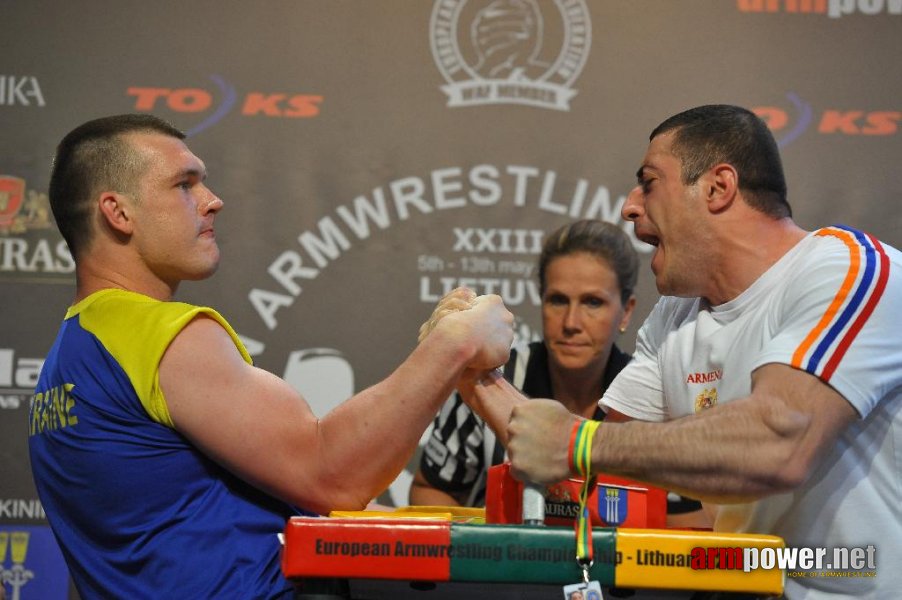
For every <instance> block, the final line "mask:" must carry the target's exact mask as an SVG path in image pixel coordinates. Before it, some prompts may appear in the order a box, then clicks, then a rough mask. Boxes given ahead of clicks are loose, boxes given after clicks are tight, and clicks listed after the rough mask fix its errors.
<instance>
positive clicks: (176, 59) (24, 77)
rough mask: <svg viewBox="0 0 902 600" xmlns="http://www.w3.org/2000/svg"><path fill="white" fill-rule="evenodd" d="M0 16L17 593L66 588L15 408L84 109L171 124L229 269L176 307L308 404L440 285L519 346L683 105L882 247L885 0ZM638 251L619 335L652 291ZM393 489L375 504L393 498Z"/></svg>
mask: <svg viewBox="0 0 902 600" xmlns="http://www.w3.org/2000/svg"><path fill="white" fill-rule="evenodd" d="M496 9H504V10H506V11H507V15H508V16H509V17H510V19H509V20H508V24H507V25H502V24H500V23H499V22H497V20H494V19H493V14H495V13H494V12H493V11H494V10H496ZM0 22H2V24H3V31H4V33H3V34H2V37H0V39H2V42H0V307H2V309H0V573H2V574H4V576H5V579H6V581H5V583H4V584H3V585H4V586H5V589H6V591H7V593H8V594H10V597H13V595H12V594H15V593H18V594H20V597H21V598H22V599H27V598H39V597H40V598H50V597H65V595H66V594H67V591H66V590H67V584H66V577H65V573H64V571H61V570H60V566H59V565H60V559H59V557H58V555H57V554H56V553H55V552H54V548H53V543H52V539H51V538H50V537H49V530H48V529H47V528H46V521H45V520H44V518H43V513H42V511H41V508H40V503H39V502H38V500H37V496H36V493H35V491H34V487H33V484H32V481H31V475H30V470H29V467H28V457H27V445H26V423H27V413H28V401H29V397H30V394H31V391H32V390H31V388H32V385H33V383H34V381H35V380H36V377H37V371H38V370H39V368H40V364H41V362H42V361H43V357H44V355H45V354H46V352H47V349H48V348H49V345H50V343H51V341H52V339H53V337H54V335H55V332H56V329H57V327H58V324H59V321H60V320H61V318H62V316H63V314H64V311H65V309H66V307H67V306H68V304H69V302H70V300H71V297H72V294H73V289H74V286H73V265H72V262H71V260H70V259H69V258H68V255H67V252H66V250H65V245H64V244H63V243H62V241H61V238H60V236H59V235H58V233H57V232H56V230H55V228H54V227H53V224H52V220H51V218H50V216H49V214H48V211H49V205H48V204H47V198H46V194H47V187H48V179H49V166H50V160H51V158H52V155H53V152H54V147H55V144H56V143H57V142H58V140H59V139H60V138H61V137H62V136H63V135H65V133H67V132H68V131H69V130H71V129H72V128H73V127H75V126H76V125H78V124H80V123H81V122H83V121H85V120H87V119H90V118H94V117H98V116H102V115H107V114H115V113H123V112H132V111H137V112H152V113H154V114H157V115H159V116H161V117H164V118H166V119H168V120H170V121H172V122H173V123H174V124H175V125H176V126H178V127H180V128H182V129H184V130H186V131H188V132H189V134H190V138H189V140H188V143H189V145H190V146H191V148H192V149H193V150H194V152H195V153H196V154H198V155H199V156H200V157H201V158H203V159H204V160H205V162H206V164H207V167H208V170H209V173H210V178H209V184H210V186H211V188H212V189H214V191H216V192H217V193H218V194H219V195H220V196H221V197H222V198H223V199H224V201H225V210H224V211H223V212H222V213H221V215H220V217H219V219H218V222H217V223H218V238H219V240H220V246H221V248H222V251H223V263H222V266H221V267H220V271H219V273H218V274H217V275H216V276H215V277H214V278H212V279H210V280H208V281H204V282H200V283H186V284H184V285H183V286H182V288H181V289H180V290H179V299H181V300H185V301H189V302H195V303H201V304H209V305H212V306H214V307H216V308H217V309H218V310H220V312H222V313H223V314H224V315H225V316H226V318H228V319H229V320H230V321H231V322H232V324H233V325H234V327H235V328H236V329H237V331H238V332H239V333H240V334H241V335H242V336H243V337H244V338H245V339H246V341H247V343H248V346H249V348H250V350H251V352H252V353H253V354H254V355H255V360H256V361H257V363H258V364H259V365H260V366H262V367H264V368H266V369H268V370H271V371H273V372H274V373H276V374H278V375H281V376H284V377H286V378H287V379H289V380H290V381H291V382H292V383H293V384H295V385H296V387H298V388H299V389H300V390H301V391H302V392H303V393H304V394H305V395H306V396H307V397H308V399H309V400H310V402H311V404H312V405H313V406H314V408H315V410H316V411H317V412H318V413H320V414H322V413H325V412H326V411H327V410H328V409H329V408H330V407H331V406H333V405H334V404H335V403H336V402H338V401H340V400H341V399H343V398H345V397H347V396H348V395H350V394H351V393H353V392H354V391H358V390H361V389H363V388H364V387H366V386H368V385H371V384H373V383H375V382H376V381H378V380H380V379H381V378H383V377H384V376H385V375H387V374H388V373H389V372H390V370H391V369H392V368H394V367H395V366H396V365H397V364H398V363H399V362H400V361H401V360H402V359H403V357H404V356H405V355H406V354H407V353H408V352H409V351H410V350H411V349H412V348H413V346H414V344H415V340H416V333H417V328H418V326H419V324H420V323H421V322H422V321H423V320H424V319H425V318H426V317H427V316H428V315H429V313H430V312H431V307H432V305H433V304H434V302H435V301H436V300H437V298H438V297H439V296H440V295H441V294H442V293H444V291H447V289H450V288H451V287H454V286H456V285H457V284H459V283H469V284H470V285H471V286H473V287H475V289H476V290H477V291H479V292H481V293H487V292H494V293H501V294H502V295H503V296H504V297H505V299H506V301H507V303H508V305H509V307H510V308H511V309H512V311H513V312H514V313H515V314H516V315H517V318H518V336H519V337H520V338H532V337H536V336H538V335H539V333H540V331H541V330H540V323H539V310H538V297H537V286H536V281H535V277H534V271H533V265H534V263H535V258H536V252H537V248H538V246H539V244H540V242H541V237H542V235H543V234H544V233H545V232H548V231H550V230H552V229H553V228H555V227H557V226H559V225H561V224H563V223H565V222H567V221H569V220H571V219H573V218H582V217H598V218H603V219H606V220H609V221H612V222H615V223H621V220H620V215H619V205H620V203H622V201H623V198H624V196H625V195H626V194H627V192H628V191H629V190H630V189H631V187H632V186H633V185H634V180H635V176H634V173H635V170H636V168H637V166H638V164H639V162H640V160H641V158H642V155H643V153H644V150H645V146H646V142H647V136H648V133H649V132H650V131H651V129H652V128H653V127H654V126H655V125H657V124H658V123H659V122H660V121H661V120H663V119H664V118H666V117H668V116H670V115H671V114H673V113H676V112H678V111H680V110H683V109H686V108H689V107H691V106H695V105H699V104H709V103H731V104H740V105H743V106H747V107H749V108H752V109H754V110H756V111H757V112H758V113H759V114H761V115H762V116H764V117H765V118H766V119H767V120H768V123H769V124H770V126H771V128H772V129H773V131H774V133H775V135H776V137H777V139H778V140H779V141H780V145H781V148H782V152H783V157H784V162H785V167H786V172H787V178H788V183H789V188H790V201H791V203H792V205H793V207H794V210H795V216H796V219H797V221H798V222H799V223H800V224H801V225H802V226H804V227H806V228H815V227H818V226H822V225H828V224H832V223H845V224H848V225H851V226H854V227H858V228H862V229H865V230H867V231H869V232H871V233H873V234H874V235H876V236H877V237H879V238H881V239H882V240H883V241H885V242H887V243H890V244H892V245H894V246H897V247H898V246H900V244H902V210H900V204H899V202H900V199H902V179H900V176H899V171H900V166H899V165H900V156H902V152H900V151H902V143H900V135H899V127H900V121H902V62H900V61H899V57H900V56H902V2H900V0H785V1H782V2H779V1H775V0H687V1H684V2H672V1H671V0H637V1H627V0H554V1H552V0H494V1H490V0H435V1H427V0H379V1H370V2H362V1H359V0H358V1H352V0H332V1H331V2H324V1H314V0H269V1H267V2H256V3H247V2H237V1H233V0H226V1H215V2H214V1H212V0H191V1H188V2H176V1H175V0H160V1H158V2H154V3H147V2H139V1H136V0H122V1H119V2H115V3H113V2H100V1H98V0H80V1H78V2H67V3H61V2H53V1H49V0H30V1H29V2H15V3H10V2H7V3H4V4H3V5H2V6H0ZM511 24H513V25H515V26H516V27H517V28H519V30H520V31H521V32H523V33H524V35H523V37H522V39H521V40H520V41H519V42H517V43H512V42H511V37H510V36H509V34H510V33H511ZM478 26H481V27H483V31H485V32H491V33H493V34H497V35H495V36H494V37H491V38H485V39H482V40H480V39H477V38H474V37H473V35H472V32H473V30H474V28H475V27H478ZM505 27H506V29H505ZM508 42H511V43H508ZM628 231H630V232H631V231H632V228H631V227H629V228H628ZM640 252H642V254H641V256H642V257H643V263H644V264H643V271H642V275H641V276H640V286H639V291H638V293H639V307H638V314H637V317H638V318H637V319H635V320H634V323H633V326H632V327H631V328H630V329H629V330H628V331H627V333H626V334H625V335H624V336H623V339H622V341H621V345H622V346H624V347H625V348H626V349H632V347H633V338H634V336H635V331H636V329H637V327H638V325H639V324H640V323H641V320H642V318H644V316H645V315H646V314H647V313H648V311H649V310H650V308H651V306H652V305H653V303H654V301H655V300H656V299H657V293H656V291H655V289H654V285H653V282H652V279H651V276H650V273H649V272H648V267H647V256H648V254H647V252H646V251H645V249H644V248H640ZM136 343H140V340H136ZM412 464H413V461H412ZM411 468H412V467H411ZM409 479H410V474H409V473H404V474H402V475H401V477H400V478H399V480H398V482H396V485H395V486H393V488H392V489H391V490H389V491H387V492H386V494H385V495H383V497H382V500H383V501H384V502H388V503H402V504H403V503H405V502H406V489H407V483H408V482H409ZM25 534H27V535H25ZM28 574H30V576H29V575H28Z"/></svg>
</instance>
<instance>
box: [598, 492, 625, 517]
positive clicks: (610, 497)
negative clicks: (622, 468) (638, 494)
mask: <svg viewBox="0 0 902 600" xmlns="http://www.w3.org/2000/svg"><path fill="white" fill-rule="evenodd" d="M628 498H629V490H624V489H621V488H617V487H607V486H604V485H602V486H599V487H598V516H599V517H601V518H602V520H604V522H605V523H607V524H608V525H611V526H615V525H621V524H622V523H623V522H624V521H626V517H627V514H628V508H629V506H628V504H627V499H628Z"/></svg>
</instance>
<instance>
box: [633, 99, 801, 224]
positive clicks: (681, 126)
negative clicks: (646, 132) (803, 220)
mask: <svg viewBox="0 0 902 600" xmlns="http://www.w3.org/2000/svg"><path fill="white" fill-rule="evenodd" d="M668 131H674V135H673V143H672V145H671V152H672V153H673V155H674V156H676V157H677V158H679V159H680V162H681V163H682V165H683V168H682V178H683V183H684V184H686V185H689V184H693V183H695V182H696V181H698V178H699V177H700V176H701V175H702V173H704V172H705V171H707V170H708V169H710V168H711V167H713V166H714V165H716V164H718V163H728V164H730V165H732V166H733V167H734V168H735V169H736V172H737V173H738V174H739V189H740V190H742V191H743V192H744V197H745V199H746V202H747V203H748V205H749V206H751V207H752V208H754V209H756V210H760V211H761V212H763V213H765V214H768V215H770V216H772V217H775V218H783V217H790V216H792V208H791V207H790V206H789V202H788V201H787V199H786V178H785V177H784V175H783V163H782V161H781V160H780V151H779V149H778V148H777V141H776V140H775V139H774V136H773V134H771V132H770V129H768V127H767V125H766V124H765V123H764V121H762V120H761V119H760V118H759V117H758V116H757V115H756V114H755V113H753V112H752V111H750V110H748V109H745V108H742V107H739V106H730V105H727V104H709V105H706V106H699V107H696V108H692V109H689V110H687V111H684V112H681V113H679V114H677V115H674V116H672V117H670V118H669V119H667V120H666V121H664V122H663V123H661V124H660V125H658V126H657V127H656V128H655V129H654V131H652V132H651V135H650V136H649V139H650V140H653V139H654V138H655V137H657V136H658V135H660V134H662V133H665V132H668Z"/></svg>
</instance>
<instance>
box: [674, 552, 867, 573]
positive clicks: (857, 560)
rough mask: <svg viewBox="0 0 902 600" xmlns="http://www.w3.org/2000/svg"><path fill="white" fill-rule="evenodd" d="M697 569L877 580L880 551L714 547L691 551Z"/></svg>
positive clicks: (692, 560) (693, 567) (694, 566)
mask: <svg viewBox="0 0 902 600" xmlns="http://www.w3.org/2000/svg"><path fill="white" fill-rule="evenodd" d="M690 557H691V562H690V567H691V568H692V569H694V570H712V569H717V570H728V571H744V572H746V573H750V572H752V571H755V570H758V569H763V570H766V571H769V570H772V569H782V570H784V571H788V572H787V573H786V575H787V576H789V577H794V578H797V577H876V576H877V548H876V547H875V546H871V545H869V546H866V547H863V548H862V547H852V548H850V547H839V548H832V549H828V548H769V547H765V548H758V547H751V548H746V547H742V546H736V547H725V546H713V547H710V548H706V547H701V546H696V547H695V548H693V549H692V550H691V551H690Z"/></svg>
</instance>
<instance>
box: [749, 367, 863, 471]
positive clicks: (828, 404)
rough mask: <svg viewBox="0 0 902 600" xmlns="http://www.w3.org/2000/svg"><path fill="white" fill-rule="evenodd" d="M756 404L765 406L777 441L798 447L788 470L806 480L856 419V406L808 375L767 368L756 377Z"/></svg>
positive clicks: (765, 418)
mask: <svg viewBox="0 0 902 600" xmlns="http://www.w3.org/2000/svg"><path fill="white" fill-rule="evenodd" d="M751 396H752V400H753V401H755V402H756V403H757V402H759V401H760V402H761V407H762V408H761V410H762V413H761V414H762V420H763V422H764V423H765V425H766V426H767V427H769V428H770V429H771V431H772V433H773V435H774V437H775V438H777V439H785V440H787V441H789V442H791V444H792V445H793V447H794V452H793V459H792V461H791V464H790V465H788V468H789V469H790V470H791V471H795V475H796V476H797V477H798V478H799V479H800V480H801V479H804V478H805V477H806V476H807V474H808V473H810V471H811V469H812V468H813V467H814V466H815V464H816V463H817V462H818V458H819V456H821V455H822V454H823V451H824V450H825V448H827V447H828V446H829V445H831V444H834V443H835V442H836V438H837V437H838V436H839V435H840V433H841V432H842V431H843V430H844V429H845V428H846V427H847V426H848V425H849V424H850V423H852V422H853V421H854V420H855V419H856V418H858V413H857V412H856V411H855V409H854V408H853V407H852V405H851V404H850V403H849V402H848V401H847V400H846V399H845V398H844V397H843V396H842V395H840V394H839V393H838V392H837V391H836V390H834V389H833V388H832V387H830V386H829V385H827V384H826V383H824V382H823V381H821V380H820V379H818V378H817V377H815V376H814V375H811V374H810V373H807V372H805V371H801V370H798V369H794V368H792V367H790V366H788V365H783V364H776V363H774V364H767V365H763V366H761V367H759V368H758V369H756V370H755V371H754V372H753V373H752V394H751Z"/></svg>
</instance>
